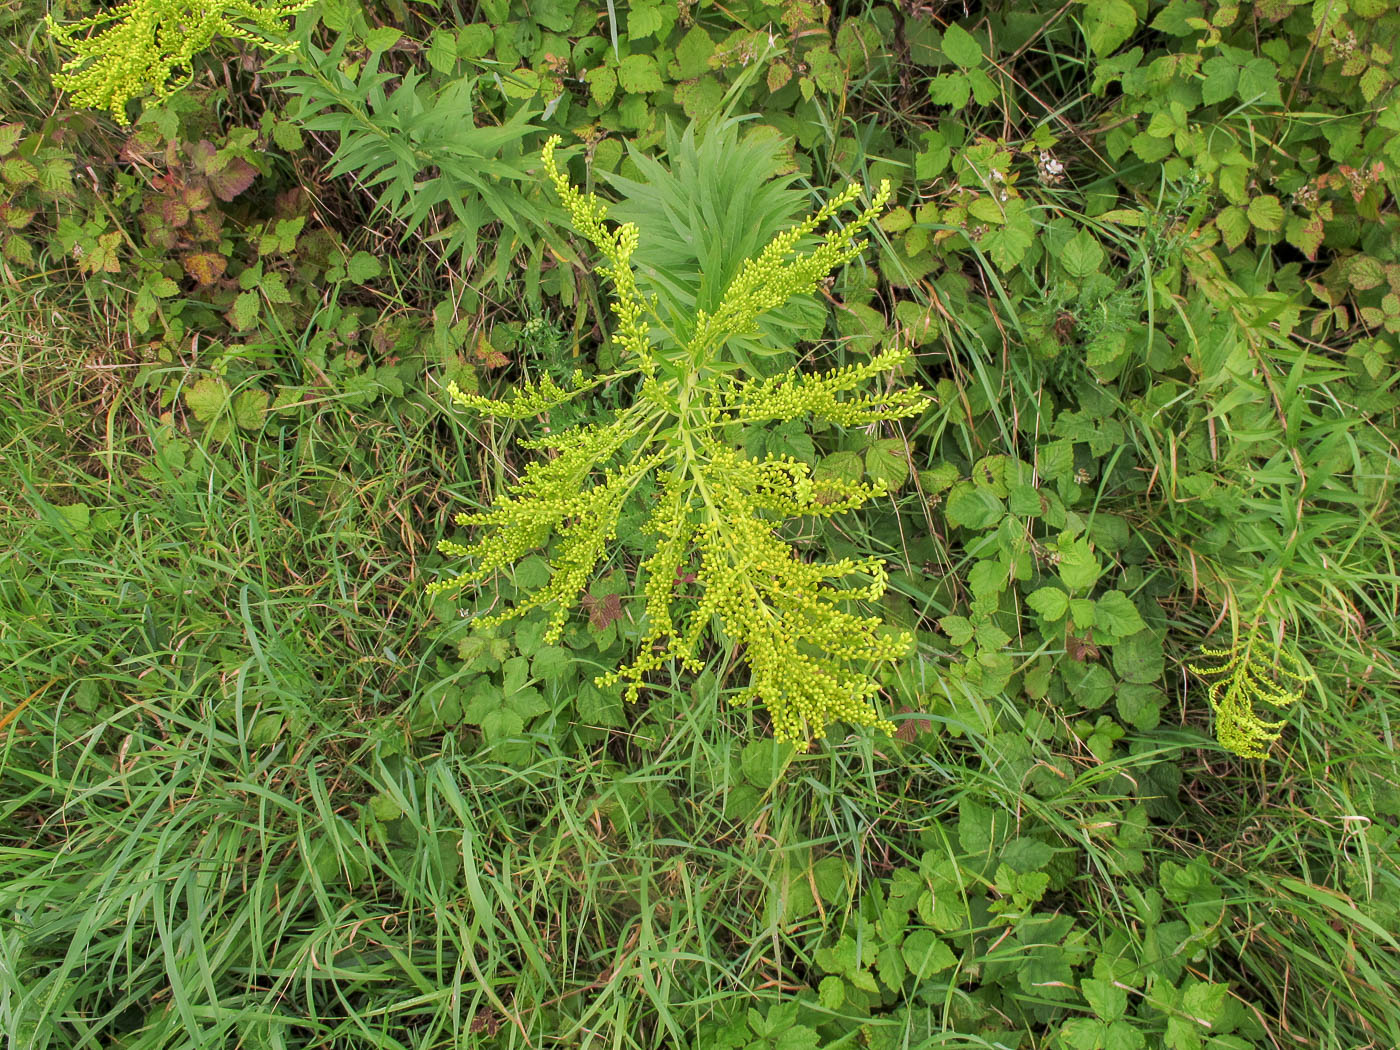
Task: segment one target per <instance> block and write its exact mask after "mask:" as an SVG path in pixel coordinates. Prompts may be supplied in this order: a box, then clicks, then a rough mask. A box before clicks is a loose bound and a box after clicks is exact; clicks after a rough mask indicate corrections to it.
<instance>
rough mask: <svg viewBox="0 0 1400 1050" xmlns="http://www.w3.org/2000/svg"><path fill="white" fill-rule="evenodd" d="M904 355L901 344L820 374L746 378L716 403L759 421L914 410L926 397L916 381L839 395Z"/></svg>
mask: <svg viewBox="0 0 1400 1050" xmlns="http://www.w3.org/2000/svg"><path fill="white" fill-rule="evenodd" d="M910 356H911V355H910V353H909V351H908V350H905V349H898V350H886V351H883V352H882V353H879V354H876V355H875V356H874V357H872V358H871V359H870V360H869V361H862V362H859V363H857V364H854V365H847V366H845V367H844V368H834V369H832V370H831V371H829V372H825V373H823V374H821V375H813V374H803V373H801V372H798V371H797V369H795V368H794V369H792V370H791V371H789V372H785V373H783V374H782V375H778V376H771V377H769V378H766V379H751V380H748V381H747V382H745V383H742V384H740V385H739V386H738V387H736V388H734V389H733V391H732V392H729V393H725V394H724V395H723V396H722V397H721V399H720V404H721V406H723V407H724V408H725V409H726V410H727V412H728V418H729V419H730V420H732V421H733V422H736V423H763V422H767V421H769V420H774V419H785V420H786V419H796V418H798V417H799V416H802V415H808V416H811V417H812V418H814V419H822V420H825V421H827V422H828V423H837V424H839V425H841V426H848V427H850V426H865V425H867V424H869V423H875V422H880V421H884V420H891V419H901V418H904V417H906V416H912V415H917V414H918V413H919V412H921V411H923V409H924V405H925V404H926V401H927V399H926V398H925V396H924V394H923V390H922V388H920V387H919V386H917V385H915V386H910V387H906V388H904V389H902V390H897V391H894V392H893V393H891V394H889V395H887V396H880V395H873V394H862V395H861V396H860V397H857V398H853V399H850V400H843V399H842V398H841V396H840V395H842V394H848V393H850V392H851V391H853V390H856V389H858V388H860V387H862V386H864V385H865V384H867V383H868V382H869V381H870V380H871V379H873V378H875V377H876V376H879V375H882V374H886V373H889V372H892V371H893V370H895V369H897V368H899V367H900V366H901V365H903V364H904V363H905V362H907V361H908V360H909V358H910Z"/></svg>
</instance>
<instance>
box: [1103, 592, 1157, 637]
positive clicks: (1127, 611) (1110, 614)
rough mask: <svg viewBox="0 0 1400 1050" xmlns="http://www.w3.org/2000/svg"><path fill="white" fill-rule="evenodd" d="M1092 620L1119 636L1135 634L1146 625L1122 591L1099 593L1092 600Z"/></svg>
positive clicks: (1135, 607) (1130, 600)
mask: <svg viewBox="0 0 1400 1050" xmlns="http://www.w3.org/2000/svg"><path fill="white" fill-rule="evenodd" d="M1094 622H1095V624H1097V625H1098V626H1099V627H1102V628H1103V629H1104V630H1105V631H1107V632H1108V633H1109V634H1112V635H1116V636H1117V637H1119V638H1126V637H1128V636H1129V635H1132V634H1136V633H1137V632H1138V631H1141V630H1142V629H1143V628H1145V627H1146V626H1147V624H1146V622H1145V621H1144V620H1143V618H1142V614H1141V613H1139V612H1138V610H1137V606H1136V605H1134V604H1133V602H1132V599H1131V598H1129V597H1128V596H1127V595H1126V594H1124V593H1123V592H1122V591H1109V592H1108V593H1107V594H1101V595H1099V597H1098V598H1097V599H1096V600H1095V602H1094Z"/></svg>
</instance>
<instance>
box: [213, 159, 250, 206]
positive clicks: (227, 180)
mask: <svg viewBox="0 0 1400 1050" xmlns="http://www.w3.org/2000/svg"><path fill="white" fill-rule="evenodd" d="M257 177H258V169H257V168H255V167H253V165H251V164H249V163H248V162H247V161H246V160H244V159H243V158H242V157H230V158H229V159H228V161H227V162H226V163H225V164H224V166H223V167H222V168H220V169H219V170H218V171H211V172H209V174H208V175H206V176H205V178H207V179H208V180H209V188H210V189H211V190H213V191H214V196H216V197H218V198H219V200H221V201H231V200H233V199H234V198H235V197H237V196H238V195H239V194H240V193H242V192H243V191H244V190H246V189H247V188H248V187H249V186H251V185H252V184H253V180H254V179H256V178H257Z"/></svg>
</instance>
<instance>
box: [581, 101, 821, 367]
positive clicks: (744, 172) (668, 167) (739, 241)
mask: <svg viewBox="0 0 1400 1050" xmlns="http://www.w3.org/2000/svg"><path fill="white" fill-rule="evenodd" d="M744 124H745V121H743V120H740V119H734V120H725V121H722V122H719V123H717V124H714V125H711V126H710V127H708V128H707V129H706V130H705V131H704V133H703V134H700V133H697V130H696V128H695V126H694V125H690V126H688V127H687V128H686V129H685V131H684V132H677V131H676V130H674V129H673V128H671V127H669V126H668V128H667V135H666V163H664V164H663V163H662V162H661V161H659V160H657V159H656V158H654V157H650V156H648V155H646V154H645V153H642V152H641V151H640V150H637V149H636V148H632V149H631V150H630V157H631V161H632V164H633V166H634V167H635V168H636V170H637V171H638V172H640V173H641V176H642V177H641V178H640V179H630V178H625V177H623V176H621V175H608V176H606V178H607V180H608V184H609V185H610V186H611V187H612V188H613V189H614V190H616V191H617V192H618V194H619V195H620V196H621V200H619V201H618V203H617V204H615V205H614V206H613V207H612V209H611V214H612V215H613V217H614V218H615V219H617V220H618V221H619V222H630V223H633V224H634V225H636V226H637V227H638V228H639V229H643V230H645V231H646V234H647V235H646V239H645V240H644V241H643V242H642V243H641V244H639V245H638V246H637V253H636V255H635V256H634V257H633V260H632V262H633V265H634V266H635V267H636V269H637V277H638V282H639V284H640V286H641V289H642V292H643V294H645V295H647V296H648V297H649V298H651V299H653V300H654V301H655V303H656V307H657V313H658V314H659V315H660V317H661V318H663V319H664V321H665V329H664V330H662V331H659V332H653V333H652V338H653V341H654V342H656V343H657V344H658V346H657V350H658V352H659V353H663V354H665V353H668V352H673V351H675V350H677V349H678V348H679V346H680V345H681V344H683V343H684V342H685V340H686V339H688V338H689V337H690V335H691V334H692V333H691V331H690V330H689V326H690V325H691V324H693V323H694V321H695V318H696V317H697V315H698V312H699V311H701V310H707V311H711V312H713V311H714V310H715V308H716V307H718V305H719V303H720V300H721V299H722V298H723V296H724V293H725V291H726V290H727V289H728V288H729V285H730V282H732V281H733V280H734V278H735V277H736V276H738V271H739V267H740V266H741V265H742V264H743V262H744V260H746V259H749V258H752V257H753V256H755V255H757V254H758V253H759V252H760V251H762V250H763V248H764V246H765V245H767V244H768V242H769V241H771V240H772V239H773V238H774V237H776V236H777V235H778V234H779V233H781V232H783V231H784V230H787V229H790V228H791V227H792V226H793V225H795V224H796V223H797V222H798V220H799V219H800V217H801V216H802V214H803V212H804V211H805V210H806V205H807V199H808V198H807V194H806V193H804V192H803V191H801V190H799V189H797V188H796V187H795V186H794V183H795V182H796V179H797V176H796V174H795V168H794V166H793V164H792V160H791V157H789V156H788V155H787V154H786V152H785V150H784V148H783V145H782V141H781V139H780V138H779V137H778V136H777V134H776V132H773V133H771V134H769V133H768V132H772V129H763V128H755V129H753V130H752V131H751V132H750V133H748V134H744V133H743V130H744ZM825 318H826V311H825V310H824V309H823V308H822V305H821V304H820V303H818V302H817V301H815V300H814V299H813V298H811V297H810V296H798V297H795V298H793V299H790V300H789V301H788V302H786V303H784V304H783V305H782V306H781V307H777V308H774V309H772V310H770V311H768V312H767V313H766V314H764V315H763V316H762V317H760V318H759V319H758V326H759V331H758V333H757V334H756V335H753V336H748V335H740V334H735V335H732V336H731V337H730V338H729V341H728V343H727V344H726V346H725V348H724V352H725V358H726V359H727V360H729V361H731V362H732V363H733V367H735V368H742V369H746V370H750V371H752V370H772V368H773V367H775V366H776V364H777V362H779V361H781V359H782V354H783V353H784V352H785V351H786V348H787V347H790V346H791V345H792V344H793V343H794V342H796V341H798V340H801V339H808V338H812V337H814V336H815V335H817V334H818V333H820V331H821V328H822V325H823V323H824V321H825ZM718 363H719V362H718V361H716V362H715V364H718Z"/></svg>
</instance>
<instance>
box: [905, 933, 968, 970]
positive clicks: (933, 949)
mask: <svg viewBox="0 0 1400 1050" xmlns="http://www.w3.org/2000/svg"><path fill="white" fill-rule="evenodd" d="M900 953H901V955H903V957H904V965H905V966H906V967H908V968H909V972H910V973H911V974H912V975H913V977H914V979H915V980H916V981H924V980H927V979H928V978H929V977H932V976H933V975H934V974H936V973H942V972H943V971H944V970H946V969H948V968H950V967H951V966H953V965H954V964H955V963H956V962H957V961H958V957H957V956H956V955H954V954H953V950H952V949H951V948H949V947H948V945H946V944H945V943H943V941H941V940H939V939H938V937H936V936H935V935H934V933H933V931H932V930H914V931H913V932H912V933H910V934H909V936H908V937H906V938H904V944H903V945H902V946H901V948H900Z"/></svg>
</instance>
